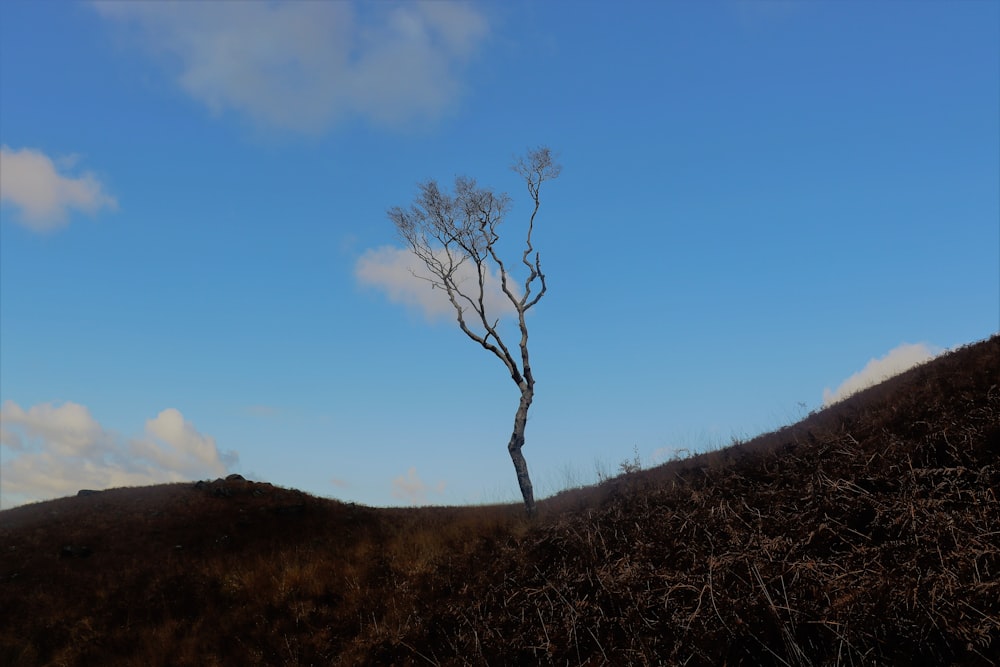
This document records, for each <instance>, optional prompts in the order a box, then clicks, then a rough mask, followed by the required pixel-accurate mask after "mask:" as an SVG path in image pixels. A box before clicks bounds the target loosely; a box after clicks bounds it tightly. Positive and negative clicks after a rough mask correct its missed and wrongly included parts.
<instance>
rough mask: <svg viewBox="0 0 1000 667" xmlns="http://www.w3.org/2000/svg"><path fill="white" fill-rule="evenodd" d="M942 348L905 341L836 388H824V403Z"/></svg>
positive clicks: (901, 370) (922, 359) (924, 359)
mask: <svg viewBox="0 0 1000 667" xmlns="http://www.w3.org/2000/svg"><path fill="white" fill-rule="evenodd" d="M941 352H942V350H940V349H938V348H934V347H931V346H929V345H927V344H925V343H912V344H911V343H903V344H901V345H899V346H897V347H895V348H893V349H891V350H889V352H888V353H886V355H885V356H883V357H879V358H878V359H870V360H869V361H868V363H867V364H865V367H864V368H862V369H861V370H860V371H858V372H857V373H855V374H854V375H852V376H850V377H849V378H847V379H846V380H844V381H843V382H842V383H841V384H840V386H839V387H837V388H836V389H834V390H832V391H831V390H830V389H829V388H826V389H824V390H823V405H824V406H828V405H832V404H834V403H836V402H838V401H842V400H844V399H845V398H847V397H848V396H850V395H852V394H855V393H857V392H859V391H861V390H862V389H866V388H868V387H871V386H874V385H876V384H878V383H879V382H882V381H883V380H887V379H889V378H891V377H893V376H894V375H899V374H900V373H902V372H904V371H907V370H909V369H911V368H913V367H914V366H917V365H919V364H922V363H924V362H926V361H930V360H931V359H933V358H934V357H936V356H938V355H939V354H941Z"/></svg>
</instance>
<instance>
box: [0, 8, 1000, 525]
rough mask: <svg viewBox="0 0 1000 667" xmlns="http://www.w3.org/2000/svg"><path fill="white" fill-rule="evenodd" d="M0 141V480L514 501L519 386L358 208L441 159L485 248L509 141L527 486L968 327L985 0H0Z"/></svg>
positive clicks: (983, 185)
mask: <svg viewBox="0 0 1000 667" xmlns="http://www.w3.org/2000/svg"><path fill="white" fill-rule="evenodd" d="M0 142H2V144H3V161H2V164H0V185H2V208H0V213H2V220H0V260H2V263H0V369H2V372H0V401H2V405H3V408H2V410H3V412H2V415H0V416H2V439H0V443H2V446H0V456H2V469H0V472H2V477H0V495H2V498H0V506H2V507H10V506H12V505H15V504H18V503H22V502H25V501H31V500H38V499H45V498H51V497H57V496H61V495H67V494H72V493H75V492H76V490H77V489H79V488H104V487H106V486H118V485H125V484H128V485H131V484H146V483H154V482H160V481H170V480H182V479H199V478H206V477H215V476H217V475H221V474H225V473H228V472H239V473H242V474H244V475H245V476H247V477H249V478H252V479H262V480H268V481H271V482H273V483H276V484H281V485H284V486H292V487H297V488H301V489H303V490H306V491H309V492H312V493H316V494H319V495H325V496H332V497H336V498H341V499H343V500H351V501H356V502H361V503H366V504H374V505H397V504H399V505H405V504H409V503H475V502H491V501H498V500H512V501H516V500H517V499H518V491H517V485H516V480H515V477H514V473H513V468H512V466H511V463H510V459H509V457H508V454H507V452H506V447H505V445H506V441H507V438H508V436H509V434H510V428H511V422H512V419H513V414H514V410H515V409H516V406H517V389H516V387H515V386H514V385H513V383H511V382H510V378H509V376H508V375H507V373H506V371H505V370H504V369H503V367H502V366H501V365H500V364H499V362H498V360H497V359H495V358H493V357H491V356H489V355H488V354H487V353H485V352H484V351H483V350H482V349H480V348H478V347H477V346H475V345H474V344H473V343H471V342H470V341H469V340H467V339H466V338H465V337H464V336H463V334H462V333H461V332H460V331H459V330H458V328H457V326H455V324H454V322H453V321H451V320H449V319H447V318H442V317H439V316H435V315H434V314H433V313H427V312H425V311H424V310H423V309H422V308H421V305H420V304H421V303H423V299H424V297H425V296H426V295H424V296H421V295H420V293H418V292H414V291H413V290H414V289H415V283H414V282H413V280H412V278H409V279H408V278H407V276H408V274H406V272H405V271H402V272H401V271H399V267H398V266H396V265H392V264H391V263H390V264H387V263H386V262H387V261H390V260H392V259H393V258H394V257H398V254H397V253H396V252H395V251H394V250H392V249H393V248H396V249H399V248H401V247H402V245H401V243H400V241H399V239H398V238H397V237H396V235H395V230H394V228H393V226H392V224H391V223H390V221H389V220H388V219H387V217H386V210H387V209H388V208H390V207H392V206H397V205H406V204H408V203H409V202H411V201H412V199H413V198H414V196H415V195H416V192H417V189H416V185H417V183H418V182H420V181H423V180H426V179H429V178H434V179H438V180H439V181H440V182H441V183H442V184H450V183H451V182H452V180H453V178H454V177H455V176H456V175H459V174H466V175H469V176H473V177H475V178H477V179H478V180H479V181H480V183H482V184H484V185H489V186H492V187H495V188H496V189H498V190H502V191H507V192H509V193H510V194H511V196H512V197H513V198H514V201H515V206H514V208H513V210H512V212H511V214H510V217H509V218H508V220H507V222H506V223H505V229H506V236H505V239H510V241H511V247H516V246H517V245H518V244H519V243H520V242H521V238H522V234H523V230H524V223H525V222H526V211H527V209H526V202H527V193H526V192H525V190H524V185H523V183H521V182H520V181H519V180H518V177H517V175H516V174H514V173H513V172H511V171H510V169H509V165H510V164H511V162H512V160H513V158H514V157H515V156H516V155H518V154H521V153H523V151H524V150H525V149H527V148H530V147H534V146H538V145H543V144H544V145H548V146H550V147H551V148H552V149H553V150H554V151H556V152H557V154H558V155H559V159H560V162H561V163H562V165H563V172H562V175H561V177H560V178H559V179H558V180H556V181H553V182H550V183H547V184H546V188H545V189H544V190H543V193H542V209H541V212H540V215H539V219H538V223H537V228H536V232H535V234H536V235H535V246H536V249H538V250H539V251H540V252H541V260H542V265H543V268H544V270H545V272H546V275H547V278H548V287H549V289H548V293H547V294H546V296H545V298H544V299H543V300H542V301H541V302H540V303H539V304H538V306H537V307H536V308H535V309H533V311H532V313H531V316H530V318H529V326H530V329H531V336H532V338H531V351H532V360H533V367H534V370H535V374H536V377H537V381H538V384H537V387H536V390H537V393H536V400H535V403H534V405H533V407H532V413H531V418H530V421H529V425H528V431H527V444H526V446H525V449H524V454H525V456H526V457H527V459H528V464H529V466H530V468H531V471H532V475H533V478H534V482H535V486H536V492H538V493H539V494H540V495H546V494H548V493H552V492H554V491H556V490H558V489H559V488H560V487H561V486H563V485H565V484H566V483H568V482H580V483H583V482H590V481H592V480H593V479H594V477H595V474H596V470H597V469H598V468H602V467H603V468H604V469H605V470H610V471H614V470H615V469H616V468H617V464H618V462H620V461H622V460H625V459H631V458H632V457H633V455H634V452H636V451H637V452H638V453H639V455H640V456H641V458H642V459H643V462H644V463H645V464H647V465H648V464H652V463H655V462H657V461H660V460H664V459H666V458H669V457H670V456H672V455H674V454H675V453H676V452H677V451H679V450H693V451H697V450H700V449H705V448H708V447H714V446H719V445H724V444H728V443H729V441H730V439H731V438H732V437H734V436H736V437H745V436H751V435H754V434H757V433H759V432H762V431H766V430H771V429H773V428H776V427H778V426H781V425H783V424H786V423H789V422H790V421H793V420H795V419H797V418H798V417H800V416H802V415H803V414H804V413H805V412H807V411H809V410H812V409H815V408H817V407H820V406H821V405H823V403H824V401H829V400H833V399H834V398H835V397H836V395H837V392H838V389H840V388H841V386H842V385H843V384H844V383H848V385H847V387H855V386H858V385H861V384H864V382H865V381H867V380H869V379H871V378H873V377H881V376H884V375H885V374H887V373H891V372H893V371H894V370H896V369H898V368H901V367H905V366H906V365H909V364H912V363H914V362H916V361H920V360H923V359H926V358H928V357H929V356H930V355H933V354H936V353H939V352H940V351H942V350H945V349H948V348H952V347H955V346H958V345H962V344H965V343H970V342H973V341H977V340H981V339H983V338H986V337H988V336H990V335H991V334H993V333H995V332H996V331H997V330H998V328H1000V222H998V221H1000V186H998V183H1000V158H998V155H1000V5H998V4H997V3H995V2H975V1H967V2H913V3H902V2H877V1H876V2H866V3H842V2H819V1H817V2H764V1H761V2H736V1H728V2H727V1H723V0H720V1H719V2H707V3H696V2H663V3H653V2H635V3H614V4H612V3H605V2H572V3H571V2H544V3H538V2H503V3H501V2H493V3H468V4H458V3H454V4H452V3H445V2H439V3H431V4H418V3H402V4H398V3H348V2H342V3H332V2H331V3H323V2H309V3H306V2H298V3H263V2H260V3H257V2H245V3H236V2H221V3H181V2H178V3H172V4H171V3H167V4H157V3H153V2H140V3H134V4H130V3H121V2H119V3H108V4H101V3H98V4H91V3H71V2H45V3H37V2H28V1H25V0H7V1H6V2H4V3H2V4H0ZM380 258H381V259H380ZM373 276H374V277H373ZM390 293H391V294H395V295H397V297H398V296H399V295H400V294H404V295H409V296H408V298H409V302H401V301H399V299H397V300H393V298H391V297H390ZM847 387H845V388H844V390H845V391H846V390H847Z"/></svg>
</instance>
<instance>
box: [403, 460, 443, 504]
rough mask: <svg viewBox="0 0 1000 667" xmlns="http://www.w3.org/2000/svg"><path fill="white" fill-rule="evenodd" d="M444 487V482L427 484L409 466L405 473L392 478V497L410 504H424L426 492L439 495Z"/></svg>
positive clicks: (415, 470)
mask: <svg viewBox="0 0 1000 667" xmlns="http://www.w3.org/2000/svg"><path fill="white" fill-rule="evenodd" d="M444 488H445V483H444V482H438V483H437V484H435V485H434V486H433V487H431V486H428V485H427V484H425V483H424V481H423V480H422V479H420V476H419V475H417V469H416V468H414V467H411V468H410V469H409V470H407V471H406V474H405V475H400V476H399V477H397V478H395V479H394V480H392V497H393V498H399V499H401V500H406V501H407V502H409V503H410V504H411V505H425V504H426V503H427V494H429V493H431V494H434V495H441V494H443V493H444Z"/></svg>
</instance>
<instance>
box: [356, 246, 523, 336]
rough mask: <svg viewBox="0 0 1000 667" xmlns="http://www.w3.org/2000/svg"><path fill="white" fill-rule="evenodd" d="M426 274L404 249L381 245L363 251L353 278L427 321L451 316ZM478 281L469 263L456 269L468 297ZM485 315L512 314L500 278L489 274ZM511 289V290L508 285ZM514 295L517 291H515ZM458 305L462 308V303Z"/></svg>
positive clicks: (441, 292) (443, 295)
mask: <svg viewBox="0 0 1000 667" xmlns="http://www.w3.org/2000/svg"><path fill="white" fill-rule="evenodd" d="M429 275H430V274H429V273H428V271H427V268H426V267H425V266H424V264H423V262H422V261H421V260H420V259H419V258H418V257H417V256H416V255H414V254H413V252H411V251H410V250H408V249H403V248H394V247H392V246H385V247H382V248H376V249H372V250H368V251H366V252H365V253H364V254H363V255H361V257H360V258H359V259H358V261H357V264H355V267H354V276H355V278H356V279H357V280H358V282H360V283H361V284H363V285H368V286H371V287H375V288H377V289H379V290H381V291H382V292H384V293H385V295H386V296H387V297H389V300H390V301H392V302H393V303H399V304H403V305H406V306H410V307H412V308H414V309H416V310H418V311H419V312H421V313H423V315H424V316H425V317H426V318H427V319H428V320H434V319H437V318H446V319H452V318H454V317H455V309H454V306H452V305H451V302H450V301H449V300H448V295H447V294H446V293H445V291H444V290H443V289H436V288H432V286H431V284H430V283H429V282H428V281H427V280H426V279H425V278H427V277H428V276H429ZM477 281H478V278H477V276H476V271H475V268H474V265H473V264H472V262H465V263H464V264H462V266H461V268H460V269H459V270H458V282H459V286H460V287H461V288H462V290H463V291H464V292H465V293H466V294H468V295H469V296H476V295H477V294H478V285H477ZM484 284H485V292H486V293H485V298H484V304H485V306H486V313H487V315H489V316H491V317H493V318H498V317H506V316H508V315H513V314H515V310H514V307H513V305H512V304H511V302H510V300H509V299H508V298H507V296H506V295H505V294H504V293H503V291H502V290H501V289H500V276H499V274H498V273H497V272H492V271H491V272H490V273H488V274H487V276H486V280H485V283H484ZM511 287H514V286H513V285H511ZM514 294H515V295H517V294H519V292H517V291H515V292H514ZM460 303H461V304H462V305H463V306H465V305H466V304H465V303H464V302H461V301H460Z"/></svg>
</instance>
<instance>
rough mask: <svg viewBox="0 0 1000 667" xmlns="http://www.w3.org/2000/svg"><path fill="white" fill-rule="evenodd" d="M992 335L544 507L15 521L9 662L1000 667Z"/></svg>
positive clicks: (72, 514) (998, 433) (33, 514)
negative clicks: (778, 425)
mask: <svg viewBox="0 0 1000 667" xmlns="http://www.w3.org/2000/svg"><path fill="white" fill-rule="evenodd" d="M998 496H1000V336H995V337H993V338H992V339H990V340H988V341H984V342H981V343H978V344H975V345H971V346H968V347H965V348H962V349H959V350H957V351H955V352H952V353H950V354H948V355H946V356H944V357H941V358H939V359H936V360H934V361H933V362H931V363H928V364H926V365H924V366H921V367H918V368H915V369H913V370H911V371H909V372H907V373H905V374H903V375H901V376H898V377H895V378H893V379H891V380H889V381H887V382H885V383H883V384H881V385H879V386H877V387H873V388H871V389H869V390H866V391H864V392H862V393H860V394H857V395H855V396H853V397H852V398H850V399H848V400H846V401H844V402H842V403H839V404H837V405H834V406H832V407H830V408H828V409H826V410H824V411H822V412H818V413H815V414H813V415H810V416H809V417H808V418H806V419H805V420H803V421H802V422H800V423H798V424H795V425H793V426H789V427H787V428H785V429H782V430H780V431H777V432H775V433H770V434H767V435H764V436H761V437H759V438H756V439H754V440H752V441H749V442H747V443H743V444H741V445H738V446H734V447H731V448H729V449H726V450H722V451H718V452H712V453H709V454H703V455H700V456H696V457H693V458H690V459H687V460H683V461H674V462H671V463H669V464H666V465H664V466H660V467H658V468H654V469H650V470H645V471H641V472H634V473H630V474H626V475H624V476H622V477H619V478H617V479H614V480H611V481H609V482H606V483H604V484H602V485H600V486H596V487H590V488H586V489H576V490H571V491H567V492H564V493H561V494H559V495H557V496H555V497H553V498H550V499H548V500H545V501H542V502H541V503H540V507H539V509H540V516H539V517H538V518H537V519H536V520H534V521H530V522H529V521H528V520H526V519H524V518H523V517H522V509H521V507H520V506H517V505H505V506H488V507H450V508H420V509H375V508H368V507H363V506H357V505H351V504H344V503H340V502H337V501H334V500H329V499H321V498H316V497H312V496H309V495H307V494H304V493H301V492H298V491H295V490H290V489H283V488H279V487H276V486H272V485H270V484H267V483H259V482H251V481H246V480H242V479H234V480H230V481H221V480H218V481H215V482H210V483H200V484H198V485H195V484H173V485H164V486H155V487H148V488H129V489H112V490H108V491H103V492H100V493H95V494H90V495H85V496H80V497H72V498H63V499H60V500H54V501H50V502H43V503H37V504H33V505H28V506H24V507H19V508H15V509H11V510H6V511H3V512H0V664H2V665H11V666H15V665H18V666H20V665H24V666H27V665H101V666H105V665H146V666H149V667H152V666H155V665H199V666H206V665H240V666H243V665H428V664H435V665H436V664H441V665H467V664H468V665H537V664H543V665H547V664H551V665H661V664H663V665H674V664H676V665H873V664H885V665H949V664H953V665H998V664H1000V657H998V656H1000V501H998Z"/></svg>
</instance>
